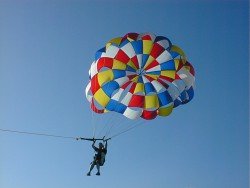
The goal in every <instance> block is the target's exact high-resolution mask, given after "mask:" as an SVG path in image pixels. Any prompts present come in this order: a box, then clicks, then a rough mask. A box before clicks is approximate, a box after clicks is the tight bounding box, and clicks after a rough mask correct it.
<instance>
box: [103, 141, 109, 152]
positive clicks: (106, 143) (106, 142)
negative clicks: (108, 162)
mask: <svg viewBox="0 0 250 188" xmlns="http://www.w3.org/2000/svg"><path fill="white" fill-rule="evenodd" d="M104 148H105V149H106V150H107V149H108V141H107V140H105V147H104Z"/></svg>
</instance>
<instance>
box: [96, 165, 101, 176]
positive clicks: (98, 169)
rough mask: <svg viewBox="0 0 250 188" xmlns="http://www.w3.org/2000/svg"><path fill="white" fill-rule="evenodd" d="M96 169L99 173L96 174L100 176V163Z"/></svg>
mask: <svg viewBox="0 0 250 188" xmlns="http://www.w3.org/2000/svg"><path fill="white" fill-rule="evenodd" d="M96 168H97V173H96V175H98V176H99V175H100V164H99V162H97V163H96Z"/></svg>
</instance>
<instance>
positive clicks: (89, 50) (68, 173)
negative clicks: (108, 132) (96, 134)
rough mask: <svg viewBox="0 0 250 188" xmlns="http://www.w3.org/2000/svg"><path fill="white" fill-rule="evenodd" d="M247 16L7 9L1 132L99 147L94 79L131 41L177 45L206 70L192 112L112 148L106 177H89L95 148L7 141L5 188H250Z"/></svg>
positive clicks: (55, 5) (155, 6)
mask: <svg viewBox="0 0 250 188" xmlns="http://www.w3.org/2000/svg"><path fill="white" fill-rule="evenodd" d="M248 11H249V5H248V1H243V0H239V1H236V0H235V1H233V0H232V1H226V0H224V1H208V0H207V1H203V0H202V1H198V0H194V1H191V0H190V1H189V0H183V1H176V2H175V1H153V0H152V1H146V0H145V1H142V0H140V1H132V0H129V1H101V0H100V1H97V0H94V1H90V0H89V1H80V0H79V1H77V0H72V1H69V0H68V1H66V0H52V1H48V0H44V1H42V0H34V1H31V0H23V1H17V0H16V1H14V0H0V88H1V92H0V128H4V129H13V130H21V131H31V132H43V133H48V134H57V135H65V136H91V135H92V127H91V121H92V120H91V111H90V109H89V104H88V102H87V100H86V99H85V97H84V89H85V86H86V84H87V82H88V69H89V67H90V64H91V62H92V61H93V60H94V54H95V51H96V50H98V49H99V48H101V47H102V46H103V45H104V44H105V43H106V42H107V41H108V40H109V39H111V38H113V37H118V36H123V35H124V34H126V33H127V32H131V31H132V32H139V33H140V32H153V33H155V34H156V35H164V36H167V37H169V38H170V39H171V41H172V42H173V43H174V44H177V45H179V46H180V47H182V48H183V50H184V51H185V52H186V54H187V56H188V59H189V61H190V62H192V64H193V66H194V67H195V70H196V90H195V97H194V99H193V101H191V102H190V103H189V104H187V105H184V106H181V107H178V108H177V109H175V110H174V112H173V113H172V115H171V116H169V117H167V118H157V119H155V120H153V121H150V122H149V123H147V124H145V125H144V124H143V125H141V127H139V128H137V129H134V130H133V131H131V132H129V133H127V134H124V135H121V136H120V137H116V138H114V139H113V140H111V141H110V144H109V153H108V156H107V163H106V165H105V167H104V168H103V169H102V176H100V177H96V176H91V177H87V176H86V175H85V174H86V172H87V170H88V166H89V163H90V161H91V159H92V155H93V151H92V149H91V145H90V143H89V142H77V141H75V140H73V139H72V140H71V139H59V138H50V137H39V136H32V135H30V136H29V135H21V134H14V133H6V132H0V187H2V188H17V187H18V188H34V187H36V188H44V187H47V188H54V187H60V188H68V187H86V188H87V187H88V188H96V187H103V188H117V187H119V188H128V187H143V188H152V187H164V188H187V187H190V188H191V187H192V188H211V187H212V188H236V187H237V188H247V187H248V182H249V180H248V178H249V173H248V172H249V153H248V150H249V122H248V121H249V76H248V75H249V67H248V61H249V46H248V44H249V36H248V33H249V23H248V22H249V13H248ZM95 117H96V116H95ZM102 118H103V119H102ZM105 119H106V120H107V117H106V116H105V117H104V116H101V118H100V117H96V119H95V122H96V124H101V123H102V122H104V121H106V120H105ZM118 120H119V119H118ZM120 120H122V118H120ZM114 122H115V121H113V122H111V123H114Z"/></svg>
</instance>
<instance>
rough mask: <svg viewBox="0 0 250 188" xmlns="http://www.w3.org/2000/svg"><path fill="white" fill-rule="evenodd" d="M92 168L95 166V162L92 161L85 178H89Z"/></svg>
mask: <svg viewBox="0 0 250 188" xmlns="http://www.w3.org/2000/svg"><path fill="white" fill-rule="evenodd" d="M94 166H95V162H94V161H93V162H92V163H91V164H90V167H89V172H88V173H87V176H90V175H91V171H92V170H93V168H94Z"/></svg>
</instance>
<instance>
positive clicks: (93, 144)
mask: <svg viewBox="0 0 250 188" xmlns="http://www.w3.org/2000/svg"><path fill="white" fill-rule="evenodd" d="M92 148H93V149H94V150H95V151H97V150H98V148H97V147H95V140H94V141H93V143H92Z"/></svg>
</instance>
